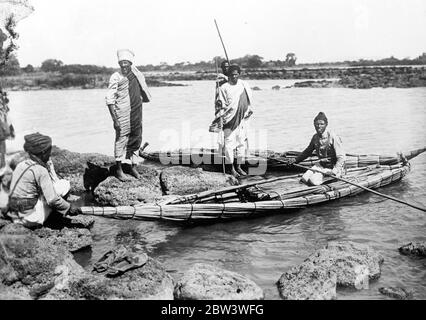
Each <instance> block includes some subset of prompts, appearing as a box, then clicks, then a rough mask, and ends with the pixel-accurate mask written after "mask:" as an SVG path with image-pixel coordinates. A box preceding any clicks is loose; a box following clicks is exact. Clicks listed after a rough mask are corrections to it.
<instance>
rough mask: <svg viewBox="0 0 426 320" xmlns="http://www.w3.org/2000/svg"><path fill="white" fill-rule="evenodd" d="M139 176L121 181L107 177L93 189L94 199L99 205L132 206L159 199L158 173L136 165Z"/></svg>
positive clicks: (160, 193)
mask: <svg viewBox="0 0 426 320" xmlns="http://www.w3.org/2000/svg"><path fill="white" fill-rule="evenodd" d="M137 171H138V173H139V174H140V178H139V179H136V178H133V177H132V178H130V177H129V181H126V182H121V181H120V180H118V179H117V178H115V177H112V176H111V177H108V178H107V179H106V180H105V181H103V182H101V183H100V184H99V186H98V187H97V188H96V189H95V191H94V196H95V201H96V202H97V203H98V204H99V205H101V206H112V207H117V206H134V205H140V204H143V203H152V202H155V201H156V200H158V199H161V197H162V195H163V193H162V191H161V186H160V178H159V173H158V172H157V171H156V170H154V169H152V168H148V167H145V166H138V167H137Z"/></svg>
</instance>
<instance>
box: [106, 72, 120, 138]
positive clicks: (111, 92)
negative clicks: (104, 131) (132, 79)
mask: <svg viewBox="0 0 426 320" xmlns="http://www.w3.org/2000/svg"><path fill="white" fill-rule="evenodd" d="M118 82H119V78H118V75H117V74H113V75H112V76H111V79H110V80H109V85H108V92H107V96H106V98H105V100H106V103H107V106H108V110H109V113H110V114H111V118H112V121H113V123H114V129H115V130H116V131H119V130H120V123H119V122H118V117H117V113H116V111H115V103H116V101H117V90H118Z"/></svg>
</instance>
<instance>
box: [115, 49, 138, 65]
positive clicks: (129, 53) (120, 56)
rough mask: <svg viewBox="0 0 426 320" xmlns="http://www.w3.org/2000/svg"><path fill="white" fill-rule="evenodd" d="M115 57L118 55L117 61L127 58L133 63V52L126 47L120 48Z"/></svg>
mask: <svg viewBox="0 0 426 320" xmlns="http://www.w3.org/2000/svg"><path fill="white" fill-rule="evenodd" d="M117 57H118V62H120V61H123V60H127V61H130V62H131V63H132V64H133V60H134V58H135V54H134V53H133V52H132V51H130V50H128V49H122V50H118V51H117Z"/></svg>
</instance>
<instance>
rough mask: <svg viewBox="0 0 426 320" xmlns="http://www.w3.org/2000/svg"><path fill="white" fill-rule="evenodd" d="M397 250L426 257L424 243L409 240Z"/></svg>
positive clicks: (425, 245)
mask: <svg viewBox="0 0 426 320" xmlns="http://www.w3.org/2000/svg"><path fill="white" fill-rule="evenodd" d="M398 250H399V252H400V253H401V254H403V255H413V256H418V257H426V243H420V242H410V243H409V244H406V245H404V246H402V247H400V248H399V249H398Z"/></svg>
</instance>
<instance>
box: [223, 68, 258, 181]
mask: <svg viewBox="0 0 426 320" xmlns="http://www.w3.org/2000/svg"><path fill="white" fill-rule="evenodd" d="M240 74H241V69H240V67H239V66H237V65H231V66H230V67H229V69H228V74H227V76H228V81H227V82H225V83H223V84H222V85H221V86H219V94H218V102H219V103H220V106H221V108H222V112H221V113H220V114H218V115H217V117H220V118H221V121H223V122H222V123H223V128H222V129H223V133H224V141H222V142H221V143H220V144H219V153H220V154H224V155H225V168H226V172H227V173H229V174H232V175H234V176H236V177H238V176H240V175H243V176H245V175H247V173H246V172H244V171H243V170H242V168H241V164H242V163H244V161H245V157H246V153H247V152H248V148H249V146H248V127H249V119H250V117H251V116H252V115H253V107H252V101H253V95H252V91H251V89H250V86H249V85H248V83H247V82H245V81H243V80H241V79H239V76H240ZM215 121H216V119H215ZM234 153H235V155H234Z"/></svg>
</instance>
